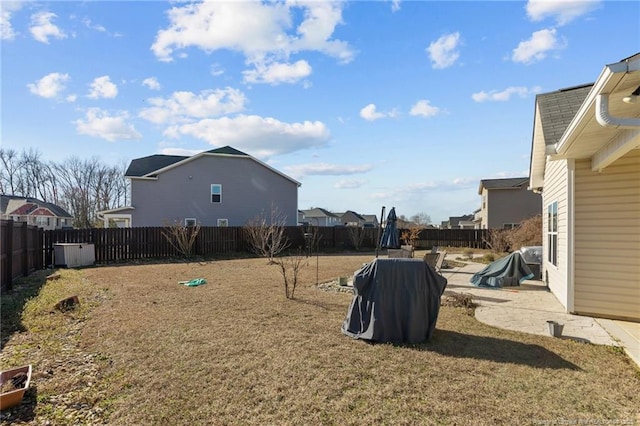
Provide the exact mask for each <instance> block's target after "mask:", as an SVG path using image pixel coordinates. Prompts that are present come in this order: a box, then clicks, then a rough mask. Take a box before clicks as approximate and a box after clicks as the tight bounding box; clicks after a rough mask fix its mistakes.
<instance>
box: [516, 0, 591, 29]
mask: <svg viewBox="0 0 640 426" xmlns="http://www.w3.org/2000/svg"><path fill="white" fill-rule="evenodd" d="M601 3H602V2H601V1H600V0H580V1H566V0H565V1H549V0H529V2H528V3H527V7H526V9H527V16H529V19H531V20H532V21H542V20H543V19H545V18H554V19H555V20H556V23H557V24H558V25H560V26H562V25H565V24H568V23H569V22H571V21H573V20H574V19H576V18H578V17H580V16H582V15H584V14H586V13H589V12H591V11H592V10H594V9H597V8H598V7H600V5H601Z"/></svg>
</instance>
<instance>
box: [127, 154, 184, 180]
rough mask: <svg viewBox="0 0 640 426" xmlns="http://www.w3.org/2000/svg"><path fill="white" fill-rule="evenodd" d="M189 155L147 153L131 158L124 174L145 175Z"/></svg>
mask: <svg viewBox="0 0 640 426" xmlns="http://www.w3.org/2000/svg"><path fill="white" fill-rule="evenodd" d="M187 158H189V157H185V156H183V155H149V156H148V157H142V158H136V159H134V160H131V164H129V168H128V169H127V171H126V172H125V173H124V175H125V176H145V175H148V174H149V173H153V172H155V171H156V170H160V169H162V168H165V167H167V166H170V165H172V164H175V163H177V162H179V161H182V160H185V159H187Z"/></svg>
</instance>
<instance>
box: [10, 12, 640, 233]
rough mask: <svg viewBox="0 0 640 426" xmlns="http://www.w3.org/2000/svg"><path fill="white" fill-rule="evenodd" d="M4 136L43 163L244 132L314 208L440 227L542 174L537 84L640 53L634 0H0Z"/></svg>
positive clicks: (182, 148) (136, 153) (579, 76)
mask: <svg viewBox="0 0 640 426" xmlns="http://www.w3.org/2000/svg"><path fill="white" fill-rule="evenodd" d="M1 7H2V10H1V35H2V45H1V48H2V49H1V50H2V52H1V54H2V65H1V67H2V69H1V71H2V75H1V79H2V93H1V97H2V98H1V101H2V116H1V126H2V127H1V136H2V147H4V148H13V149H16V150H22V149H23V148H36V149H38V150H39V151H40V152H41V154H42V158H43V159H44V160H52V161H62V160H64V159H66V158H68V157H71V156H76V157H80V158H83V159H84V158H91V157H93V156H97V157H99V158H100V159H101V160H103V161H104V162H106V163H108V164H119V163H122V162H127V163H128V162H129V161H130V160H131V159H133V158H138V157H143V156H147V155H152V154H178V155H191V154H194V153H197V152H200V151H205V150H210V149H213V148H216V147H221V146H226V145H230V146H233V147H234V148H236V149H239V150H241V151H244V152H246V153H248V154H251V155H253V156H255V157H257V158H259V159H261V160H262V161H264V162H266V163H268V164H269V165H271V166H273V167H275V168H276V169H278V170H280V171H282V172H284V173H286V174H288V175H290V176H291V177H293V178H295V179H297V180H298V181H300V182H301V183H302V187H301V188H300V191H299V208H301V209H306V208H310V207H323V208H326V209H329V210H331V211H336V212H339V211H345V210H355V211H357V212H360V213H363V214H379V212H380V209H381V207H382V206H383V205H384V206H387V209H389V208H390V207H392V206H395V207H396V211H397V213H398V214H399V215H400V214H404V215H406V216H408V217H409V216H411V215H413V214H416V213H419V212H424V213H426V214H428V215H430V216H431V219H432V221H433V222H434V223H439V222H440V221H441V220H445V219H447V218H448V217H449V216H459V215H462V214H468V213H472V212H473V211H474V210H475V209H477V208H478V207H479V206H480V197H479V195H478V194H477V190H478V184H479V181H480V179H485V178H500V177H517V176H526V175H528V168H529V154H530V148H531V137H532V132H533V114H534V100H535V95H536V93H541V92H548V91H553V90H557V89H560V88H565V87H571V86H576V85H580V84H585V83H592V82H594V81H595V80H596V79H597V77H598V75H599V74H600V72H601V70H602V68H603V67H604V65H606V64H609V63H613V62H618V61H620V60H621V59H624V58H626V57H628V56H631V55H632V54H634V53H637V52H638V51H640V24H639V22H640V2H637V1H617V2H616V1H584V2H569V1H529V2H516V1H493V2H482V1H477V2H460V1H447V2H437V1H376V2H365V1H355V2H320V1H308V2H304V1H287V2H271V3H260V2H251V1H236V2H219V1H215V2H205V3H191V2H148V1H135V2H134V1H131V2H127V1H118V2H111V1H101V2H94V1H83V2H74V1H55V2H8V1H4V0H3V1H2V2H1Z"/></svg>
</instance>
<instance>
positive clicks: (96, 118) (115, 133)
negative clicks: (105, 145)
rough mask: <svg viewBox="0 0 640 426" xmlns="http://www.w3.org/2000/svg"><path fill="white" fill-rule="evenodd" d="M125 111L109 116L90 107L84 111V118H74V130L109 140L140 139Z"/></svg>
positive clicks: (81, 133)
mask: <svg viewBox="0 0 640 426" xmlns="http://www.w3.org/2000/svg"><path fill="white" fill-rule="evenodd" d="M128 118H129V116H128V114H127V113H126V112H121V113H118V114H117V115H116V116H110V115H109V113H108V112H106V111H103V110H101V109H99V108H90V109H89V110H87V113H86V120H84V121H83V120H76V121H74V124H75V125H76V131H77V132H78V134H80V135H88V136H94V137H97V138H102V139H106V140H108V141H110V142H113V141H116V140H131V139H142V135H141V134H140V133H138V131H137V130H136V129H135V127H134V126H133V125H132V124H128V123H127V119H128Z"/></svg>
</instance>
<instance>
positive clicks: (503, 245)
mask: <svg viewBox="0 0 640 426" xmlns="http://www.w3.org/2000/svg"><path fill="white" fill-rule="evenodd" d="M488 237H489V238H488V239H484V242H485V243H486V244H487V246H489V248H490V249H491V251H493V252H494V253H498V254H499V253H505V252H506V251H507V250H508V249H509V230H508V229H489V236H488Z"/></svg>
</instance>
